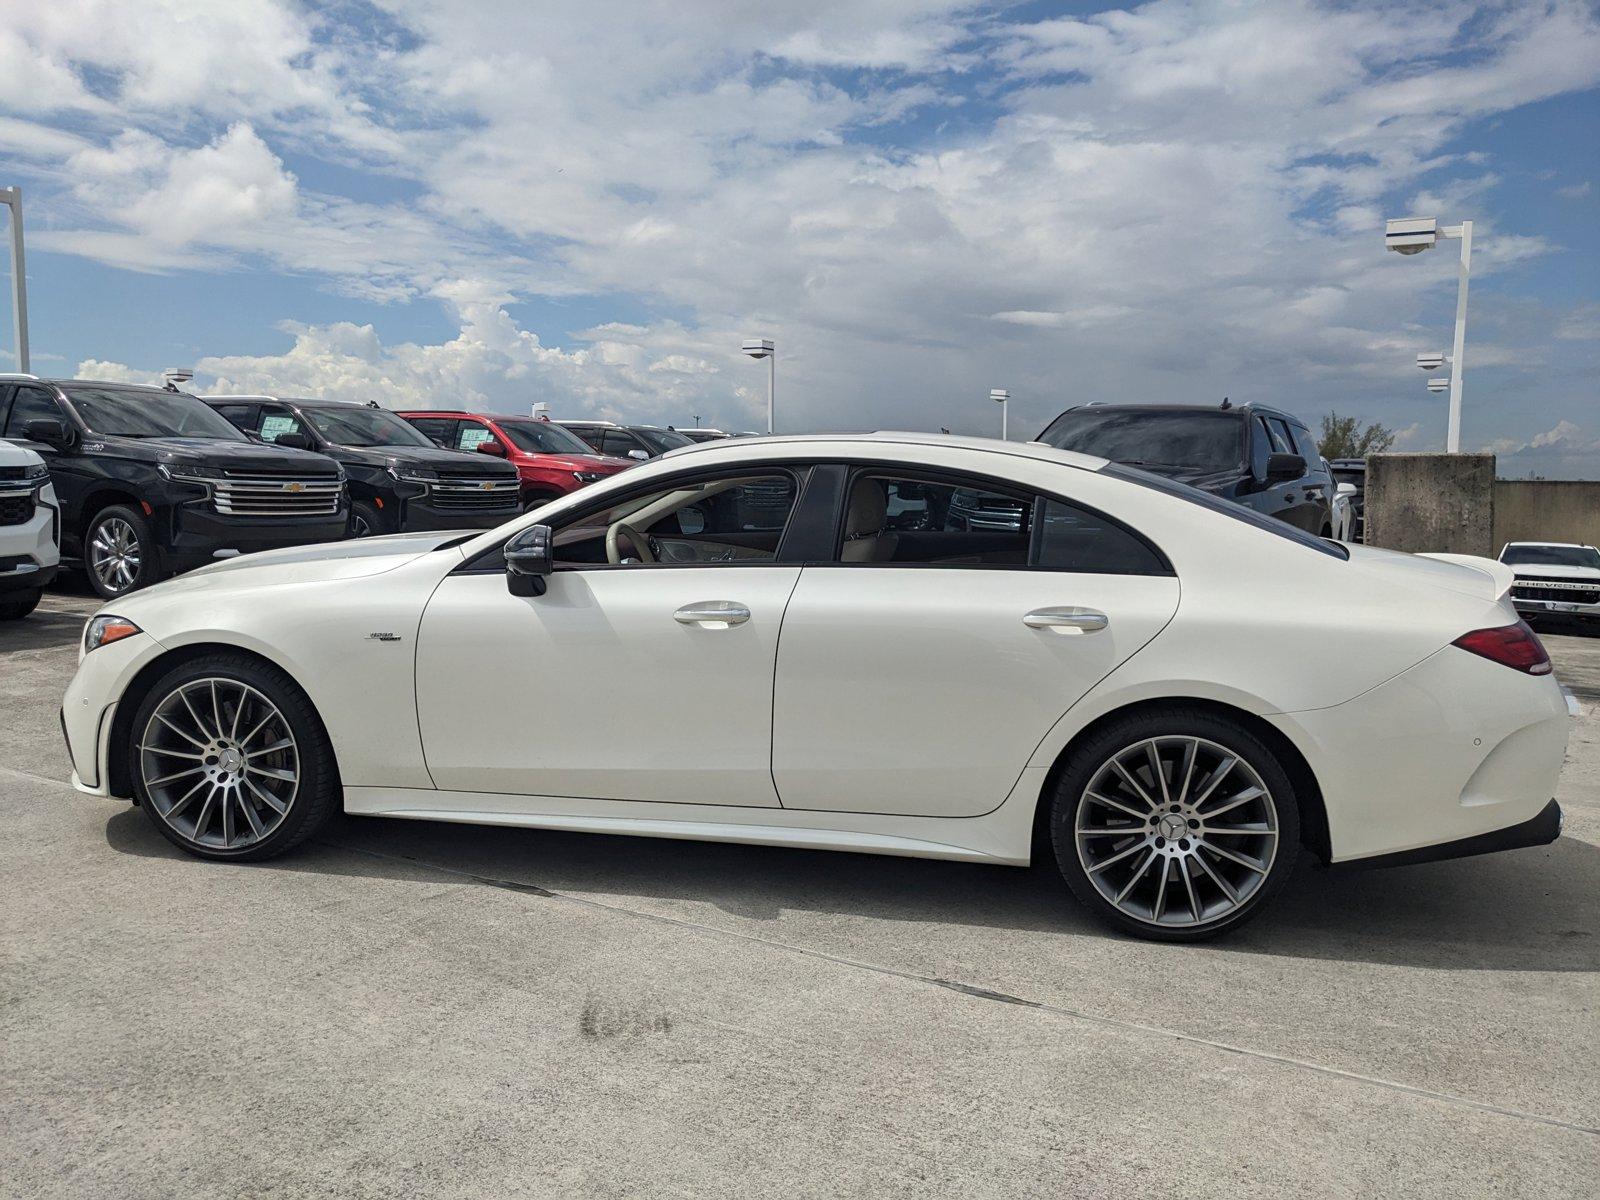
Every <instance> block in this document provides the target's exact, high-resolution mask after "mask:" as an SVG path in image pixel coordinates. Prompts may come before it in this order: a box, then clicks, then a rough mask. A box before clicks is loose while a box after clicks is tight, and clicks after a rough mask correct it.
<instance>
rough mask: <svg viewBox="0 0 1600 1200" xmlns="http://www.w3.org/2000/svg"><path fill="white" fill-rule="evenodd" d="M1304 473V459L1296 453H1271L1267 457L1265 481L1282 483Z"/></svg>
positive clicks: (1297, 477)
mask: <svg viewBox="0 0 1600 1200" xmlns="http://www.w3.org/2000/svg"><path fill="white" fill-rule="evenodd" d="M1305 473H1306V460H1305V459H1303V458H1301V457H1300V455H1298V454H1273V455H1270V456H1269V457H1268V458H1267V482H1268V483H1282V482H1283V481H1284V480H1286V479H1299V478H1300V476H1302V475H1304V474H1305Z"/></svg>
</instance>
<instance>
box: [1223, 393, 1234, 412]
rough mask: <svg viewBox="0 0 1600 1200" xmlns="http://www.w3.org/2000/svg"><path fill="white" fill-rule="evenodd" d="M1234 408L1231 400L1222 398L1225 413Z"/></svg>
mask: <svg viewBox="0 0 1600 1200" xmlns="http://www.w3.org/2000/svg"><path fill="white" fill-rule="evenodd" d="M1232 407H1233V401H1232V400H1229V399H1228V398H1227V397H1226V396H1224V397H1223V398H1222V411H1223V412H1227V411H1228V409H1230V408H1232Z"/></svg>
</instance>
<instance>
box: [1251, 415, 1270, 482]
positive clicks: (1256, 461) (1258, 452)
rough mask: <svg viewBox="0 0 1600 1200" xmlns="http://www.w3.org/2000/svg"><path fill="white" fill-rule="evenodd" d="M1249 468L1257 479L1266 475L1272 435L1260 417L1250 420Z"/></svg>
mask: <svg viewBox="0 0 1600 1200" xmlns="http://www.w3.org/2000/svg"><path fill="white" fill-rule="evenodd" d="M1250 429H1251V435H1250V470H1251V473H1252V474H1254V475H1255V477H1256V478H1257V479H1265V478H1266V477H1267V459H1268V458H1269V457H1270V456H1271V454H1272V452H1273V451H1272V435H1271V434H1269V433H1268V432H1267V423H1266V422H1265V421H1264V420H1262V419H1261V418H1260V417H1256V418H1254V419H1253V420H1252V421H1251V422H1250Z"/></svg>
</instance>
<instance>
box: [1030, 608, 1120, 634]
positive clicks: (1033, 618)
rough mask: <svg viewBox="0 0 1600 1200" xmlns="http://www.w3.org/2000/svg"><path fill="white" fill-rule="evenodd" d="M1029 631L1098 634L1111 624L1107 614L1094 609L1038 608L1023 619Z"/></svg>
mask: <svg viewBox="0 0 1600 1200" xmlns="http://www.w3.org/2000/svg"><path fill="white" fill-rule="evenodd" d="M1022 623H1023V624H1024V625H1026V626H1027V627H1028V628H1029V629H1057V630H1060V631H1061V632H1062V633H1098V632H1099V631H1100V630H1102V629H1104V628H1105V627H1106V626H1107V625H1109V624H1110V623H1111V618H1109V617H1107V616H1106V615H1105V613H1103V612H1098V611H1096V610H1095V609H1092V608H1076V607H1067V608H1036V609H1034V610H1033V611H1032V612H1031V613H1028V614H1027V615H1026V616H1025V617H1023V618H1022Z"/></svg>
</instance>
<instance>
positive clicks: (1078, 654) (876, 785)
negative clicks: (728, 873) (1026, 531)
mask: <svg viewBox="0 0 1600 1200" xmlns="http://www.w3.org/2000/svg"><path fill="white" fill-rule="evenodd" d="M1177 604H1178V581H1177V580H1176V579H1175V578H1173V577H1171V576H1151V575H1090V574H1073V573H1067V572H1056V571H1044V570H1037V569H1033V570H992V569H991V570H967V569H959V568H943V567H921V568H915V567H894V566H878V565H874V566H859V567H850V566H831V567H807V568H806V569H805V572H804V574H803V575H802V576H801V579H800V582H799V584H798V586H797V587H796V588H795V591H794V595H793V597H792V598H791V600H790V602H789V609H788V613H787V615H786V617H785V618H784V625H783V647H782V651H781V653H780V655H779V660H778V674H777V688H776V695H775V706H774V710H773V730H774V732H773V754H772V769H773V775H774V778H775V779H776V782H777V786H778V794H779V797H780V799H781V801H782V803H783V806H784V807H785V808H803V809H826V810H833V811H846V812H878V813H906V814H915V815H927V816H946V817H959V816H976V815H978V814H980V813H985V812H989V811H991V810H993V809H994V808H996V807H998V806H999V804H1000V803H1001V802H1002V801H1003V800H1004V799H1005V798H1006V796H1007V794H1008V793H1009V792H1010V790H1011V788H1012V785H1013V784H1014V783H1015V782H1016V780H1017V777H1018V776H1019V775H1020V774H1021V772H1022V768H1023V766H1024V765H1025V764H1026V763H1027V761H1028V758H1029V756H1030V755H1031V754H1032V753H1033V751H1034V749H1035V748H1036V747H1037V746H1038V744H1039V741H1040V739H1041V738H1043V737H1044V735H1045V733H1046V732H1047V731H1048V730H1049V729H1050V728H1051V726H1053V725H1054V724H1055V723H1056V721H1057V720H1058V719H1059V718H1060V717H1061V715H1062V714H1063V713H1064V712H1066V711H1067V709H1069V708H1070V707H1072V705H1073V704H1074V703H1076V702H1077V700H1078V699H1079V698H1080V697H1081V696H1082V695H1083V694H1084V693H1085V692H1087V691H1088V690H1089V689H1090V688H1091V687H1093V686H1094V685H1095V684H1096V683H1098V682H1099V681H1100V680H1101V679H1103V678H1104V677H1105V676H1106V675H1108V674H1109V673H1110V672H1111V671H1112V670H1113V669H1114V668H1115V667H1116V666H1117V665H1118V664H1120V663H1121V662H1123V661H1124V660H1126V659H1127V658H1128V657H1129V656H1130V655H1132V654H1133V653H1134V652H1135V651H1137V650H1138V649H1139V648H1140V647H1141V646H1143V645H1144V644H1145V643H1146V642H1148V641H1149V640H1150V639H1151V638H1152V637H1154V636H1155V635H1156V634H1157V633H1158V632H1159V631H1160V630H1161V628H1162V626H1164V625H1165V624H1166V623H1167V621H1168V620H1169V619H1170V618H1171V616H1172V614H1173V612H1174V611H1175V610H1176V609H1177ZM1056 607H1081V608H1088V609H1094V610H1097V611H1099V612H1101V613H1104V614H1105V615H1106V617H1107V619H1108V621H1107V626H1106V628H1105V629H1103V630H1100V631H1098V632H1089V633H1084V632H1063V631H1062V630H1060V629H1054V628H1045V629H1035V628H1030V627H1029V626H1027V625H1025V624H1024V623H1023V617H1024V616H1025V615H1026V614H1028V613H1030V612H1033V611H1035V610H1038V609H1041V608H1056Z"/></svg>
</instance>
